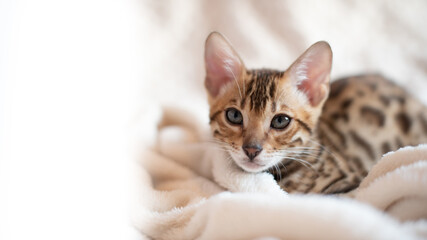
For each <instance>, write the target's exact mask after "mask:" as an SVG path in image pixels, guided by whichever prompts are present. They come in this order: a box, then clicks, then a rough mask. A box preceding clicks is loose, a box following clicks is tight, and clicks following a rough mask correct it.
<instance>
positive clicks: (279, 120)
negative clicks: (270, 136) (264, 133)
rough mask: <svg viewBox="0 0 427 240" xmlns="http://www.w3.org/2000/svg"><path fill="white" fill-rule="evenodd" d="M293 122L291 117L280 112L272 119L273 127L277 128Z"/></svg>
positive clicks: (282, 127)
mask: <svg viewBox="0 0 427 240" xmlns="http://www.w3.org/2000/svg"><path fill="white" fill-rule="evenodd" d="M290 122H291V118H290V117H288V116H286V115H285V114H279V115H276V116H274V118H273V120H271V127H272V128H275V129H284V128H285V127H287V126H288V125H289V123H290Z"/></svg>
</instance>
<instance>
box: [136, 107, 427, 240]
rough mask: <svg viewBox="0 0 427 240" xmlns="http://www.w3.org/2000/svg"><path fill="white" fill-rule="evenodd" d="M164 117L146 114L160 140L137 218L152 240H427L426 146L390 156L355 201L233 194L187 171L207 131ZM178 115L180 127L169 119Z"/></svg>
mask: <svg viewBox="0 0 427 240" xmlns="http://www.w3.org/2000/svg"><path fill="white" fill-rule="evenodd" d="M162 111H163V110H161V109H160V108H154V109H152V110H151V111H146V113H149V114H147V115H145V116H146V118H145V119H144V120H145V122H144V126H146V127H147V129H146V132H145V133H146V135H145V137H146V139H147V140H150V139H157V140H156V141H154V142H153V141H151V146H150V148H148V149H146V151H144V153H143V155H142V158H141V160H142V161H141V163H142V166H141V167H140V170H141V175H140V179H142V180H143V181H142V182H141V186H140V188H139V190H140V191H141V192H140V193H139V194H140V195H139V196H140V197H141V198H140V199H139V200H140V201H139V202H138V203H137V205H136V206H135V209H134V211H133V216H134V224H135V226H136V227H137V228H138V229H139V230H140V231H141V233H142V234H143V236H145V237H149V238H154V239H255V238H262V237H272V238H273V239H274V238H277V239H421V238H427V221H426V220H425V219H426V218H427V145H420V146H418V147H406V148H403V149H400V150H398V151H396V152H392V153H388V154H386V155H385V156H384V158H383V159H382V160H381V161H380V162H379V163H378V164H377V165H376V166H375V167H374V168H373V169H372V170H371V171H370V173H369V175H368V176H367V177H366V178H365V180H364V181H363V182H362V183H361V185H360V187H359V188H358V189H357V191H356V192H355V194H354V195H355V199H356V200H353V199H349V198H340V197H334V196H321V195H289V196H288V197H285V198H276V197H272V196H270V195H265V194H261V193H230V192H227V191H225V190H224V189H222V188H221V187H219V186H218V185H217V184H216V183H215V182H213V181H210V180H209V179H206V178H204V177H202V176H201V175H200V174H198V173H197V172H195V171H192V170H191V169H190V168H189V167H188V166H185V165H186V163H188V162H189V161H190V160H191V159H190V158H200V159H201V157H202V155H203V152H204V150H205V149H206V146H207V144H205V142H204V141H203V140H202V139H203V136H202V135H203V134H204V133H203V131H201V130H200V129H201V128H198V127H191V126H189V125H185V118H189V119H191V120H192V121H194V119H193V118H192V117H191V115H188V114H185V115H184V116H181V115H179V114H178V115H177V111H173V112H172V113H171V112H170V111H172V110H167V109H166V110H165V111H166V113H165V112H162ZM172 116H173V117H174V119H173V121H172V122H174V123H176V124H178V125H175V126H174V125H170V124H171V122H170V121H169V120H168V119H166V120H165V118H170V117H172ZM177 119H178V121H177ZM181 120H182V121H181ZM157 125H158V126H159V128H158V131H157V130H156V131H151V134H149V131H150V130H153V129H157V127H156V126H157ZM195 126H197V124H196V123H195ZM145 144H150V142H149V141H145ZM423 219H424V220H423Z"/></svg>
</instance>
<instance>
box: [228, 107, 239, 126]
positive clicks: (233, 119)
mask: <svg viewBox="0 0 427 240" xmlns="http://www.w3.org/2000/svg"><path fill="white" fill-rule="evenodd" d="M225 116H226V118H227V120H228V121H229V122H230V123H232V124H236V125H237V124H238V125H241V124H242V123H243V116H242V113H241V112H240V111H239V110H237V109H235V108H229V109H227V110H225Z"/></svg>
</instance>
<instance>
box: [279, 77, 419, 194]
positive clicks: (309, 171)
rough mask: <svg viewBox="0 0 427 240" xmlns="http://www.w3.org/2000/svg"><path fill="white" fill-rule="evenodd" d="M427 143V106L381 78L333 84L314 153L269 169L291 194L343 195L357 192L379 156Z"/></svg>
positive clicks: (358, 79) (310, 145) (312, 144)
mask: <svg viewBox="0 0 427 240" xmlns="http://www.w3.org/2000/svg"><path fill="white" fill-rule="evenodd" d="M426 142H427V108H426V107H425V106H424V105H423V104H421V103H420V102H419V101H418V100H416V99H415V98H413V97H411V96H410V95H409V94H408V93H407V92H406V91H404V90H403V89H402V88H401V87H399V86H397V85H395V84H394V83H392V82H391V81H389V80H387V79H385V78H383V77H381V76H379V75H365V76H354V77H349V78H345V79H340V80H337V81H335V82H333V83H332V84H331V91H330V94H329V97H328V99H327V100H326V102H325V105H324V107H323V110H322V114H321V116H320V118H319V122H318V125H317V128H316V129H315V130H314V132H313V142H311V143H309V144H307V145H306V146H307V147H311V148H313V149H309V150H307V152H309V153H310V154H309V155H307V154H304V153H303V154H300V156H299V157H298V158H300V159H302V160H304V161H307V163H308V164H306V165H304V164H302V163H300V162H297V161H292V160H290V161H286V162H284V163H283V165H282V166H281V167H280V169H279V170H280V173H279V172H278V171H277V169H274V168H273V169H271V172H272V173H273V174H274V175H275V178H276V179H277V181H278V183H279V185H280V186H281V187H282V188H283V189H284V190H286V191H287V192H304V193H307V192H314V193H342V192H348V191H349V190H352V189H354V188H356V187H357V186H358V185H359V183H360V182H361V180H362V179H363V178H364V177H365V176H366V175H367V173H368V171H369V170H370V169H371V168H372V166H373V165H374V164H375V163H376V161H378V160H379V159H380V158H381V156H382V155H383V154H385V153H387V152H389V151H394V150H397V149H398V148H400V147H403V146H409V145H418V144H420V143H426Z"/></svg>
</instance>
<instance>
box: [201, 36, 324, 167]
mask: <svg viewBox="0 0 427 240" xmlns="http://www.w3.org/2000/svg"><path fill="white" fill-rule="evenodd" d="M331 60H332V53H331V50H330V47H329V45H328V44H327V43H325V42H319V43H316V44H315V45H313V46H312V47H310V48H309V49H308V50H307V51H306V52H305V53H304V54H303V55H302V56H301V57H300V58H298V59H297V60H296V61H295V63H294V64H292V66H291V67H290V68H289V69H288V70H287V71H285V72H279V71H272V70H246V69H245V67H244V65H243V62H242V61H241V59H240V58H239V56H238V55H237V53H236V52H235V51H234V50H233V48H232V47H231V45H230V44H229V43H228V42H227V41H226V40H225V39H224V38H223V37H222V36H221V35H220V34H218V33H212V34H211V35H209V37H208V39H207V41H206V48H205V64H206V80H205V85H206V88H207V90H208V96H209V104H210V125H211V129H212V134H213V137H214V138H215V139H216V142H217V143H218V144H219V146H220V148H221V149H223V150H224V151H226V152H227V154H228V156H229V157H231V159H232V160H233V161H234V162H235V163H236V164H237V165H238V166H239V167H240V168H242V169H243V170H245V171H247V172H260V171H263V170H266V169H268V168H271V167H273V166H274V165H277V164H279V163H280V162H282V160H283V159H285V158H287V159H292V158H293V157H295V156H296V153H297V152H301V151H303V150H304V149H303V147H304V145H305V144H306V143H307V142H308V141H310V137H311V134H312V133H313V131H314V128H315V127H316V124H317V121H318V118H319V115H320V113H321V109H322V106H323V103H324V101H325V99H326V97H327V95H328V91H329V74H330V69H331Z"/></svg>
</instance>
